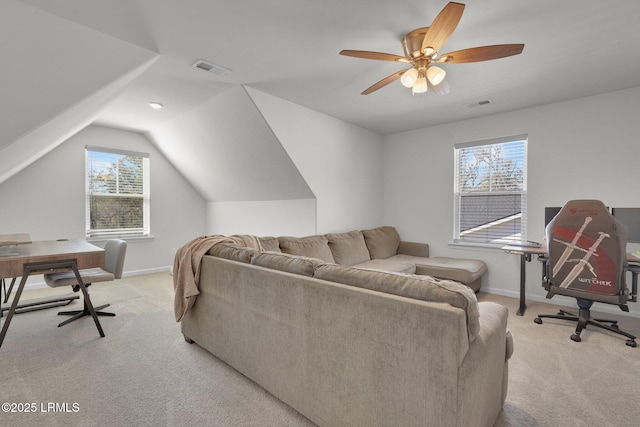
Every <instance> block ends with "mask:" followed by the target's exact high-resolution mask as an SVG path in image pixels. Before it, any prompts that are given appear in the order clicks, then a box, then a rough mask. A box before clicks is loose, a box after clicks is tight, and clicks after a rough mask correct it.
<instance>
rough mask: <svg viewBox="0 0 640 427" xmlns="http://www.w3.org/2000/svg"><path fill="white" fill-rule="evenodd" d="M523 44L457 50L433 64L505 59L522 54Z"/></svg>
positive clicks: (446, 54)
mask: <svg viewBox="0 0 640 427" xmlns="http://www.w3.org/2000/svg"><path fill="white" fill-rule="evenodd" d="M523 49H524V44H496V45H492V46H480V47H472V48H470V49H463V50H458V51H455V52H450V53H445V54H444V55H441V56H440V58H438V59H437V60H436V61H434V62H441V63H443V64H461V63H465V62H480V61H488V60H490V59H499V58H505V57H507V56H513V55H518V54H520V53H522V50H523Z"/></svg>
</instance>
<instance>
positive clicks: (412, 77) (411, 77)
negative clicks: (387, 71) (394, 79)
mask: <svg viewBox="0 0 640 427" xmlns="http://www.w3.org/2000/svg"><path fill="white" fill-rule="evenodd" d="M416 80H418V70H416V69H415V68H411V69H410V70H407V71H406V72H405V73H404V74H403V75H402V77H400V83H402V86H404V87H413V85H414V84H415V82H416Z"/></svg>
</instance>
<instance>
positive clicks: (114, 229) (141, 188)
mask: <svg viewBox="0 0 640 427" xmlns="http://www.w3.org/2000/svg"><path fill="white" fill-rule="evenodd" d="M85 152H86V235H87V237H114V236H144V235H148V234H149V217H150V215H149V194H150V192H149V155H148V154H147V153H138V152H133V151H125V150H117V149H111V148H102V147H93V146H87V147H86V150H85Z"/></svg>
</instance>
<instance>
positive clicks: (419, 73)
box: [340, 2, 524, 95]
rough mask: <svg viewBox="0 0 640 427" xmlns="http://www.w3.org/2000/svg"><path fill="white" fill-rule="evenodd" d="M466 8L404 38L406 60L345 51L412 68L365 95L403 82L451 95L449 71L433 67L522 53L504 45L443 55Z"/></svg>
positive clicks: (452, 6) (453, 6)
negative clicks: (402, 63) (409, 65)
mask: <svg viewBox="0 0 640 427" xmlns="http://www.w3.org/2000/svg"><path fill="white" fill-rule="evenodd" d="M463 11H464V4H461V3H454V2H449V3H448V4H447V5H446V6H445V7H444V9H442V11H440V13H439V14H438V16H436V19H434V20H433V22H432V23H431V26H430V27H423V28H418V29H417V30H413V31H411V32H409V33H407V34H406V35H405V36H404V37H403V38H402V48H403V50H404V56H399V55H393V54H390V53H381V52H370V51H366V50H343V51H341V52H340V55H345V56H353V57H356V58H364V59H374V60H378V61H393V62H404V63H407V64H411V67H409V68H406V69H404V70H400V71H398V72H395V73H393V74H391V75H390V76H387V77H385V78H384V79H382V80H380V81H379V82H377V83H375V84H374V85H372V86H370V87H369V88H367V89H365V90H364V92H362V95H368V94H370V93H371V92H374V91H376V90H378V89H380V88H383V87H385V86H386V85H388V84H389V83H392V82H394V81H396V80H397V79H400V82H401V83H402V84H403V85H404V86H405V87H408V88H411V90H412V92H413V93H414V94H415V93H424V92H426V91H427V87H431V88H432V89H434V91H435V92H436V93H447V92H448V85H447V84H446V82H445V81H444V78H445V74H446V73H445V71H444V70H443V69H442V68H440V67H437V66H435V65H433V64H434V63H437V64H461V63H465V62H479V61H488V60H490V59H498V58H504V57H507V56H512V55H518V54H520V53H522V49H524V44H500V45H492V46H481V47H474V48H470V49H463V50H458V51H455V52H449V53H445V54H442V55H440V54H439V52H438V51H439V50H440V48H441V47H442V46H443V45H444V44H445V42H446V41H447V40H448V39H449V37H450V36H451V34H453V32H454V30H455V29H456V27H457V26H458V22H459V21H460V18H461V17H462V12H463Z"/></svg>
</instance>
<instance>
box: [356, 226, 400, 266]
mask: <svg viewBox="0 0 640 427" xmlns="http://www.w3.org/2000/svg"><path fill="white" fill-rule="evenodd" d="M362 235H363V236H364V241H365V243H366V244H367V248H368V249H369V255H370V256H371V259H376V258H389V257H390V256H393V255H396V254H397V253H398V246H400V236H399V235H398V231H397V230H396V229H395V227H390V226H384V227H378V228H374V229H371V230H363V231H362Z"/></svg>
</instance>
